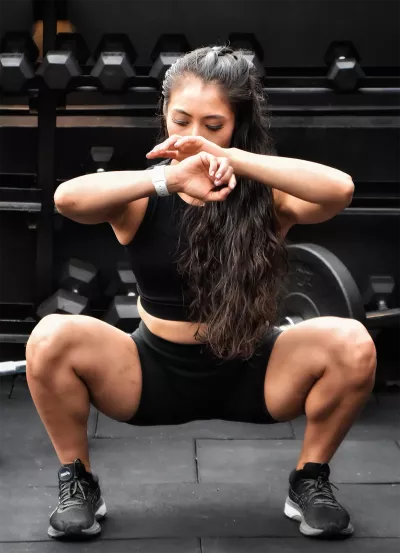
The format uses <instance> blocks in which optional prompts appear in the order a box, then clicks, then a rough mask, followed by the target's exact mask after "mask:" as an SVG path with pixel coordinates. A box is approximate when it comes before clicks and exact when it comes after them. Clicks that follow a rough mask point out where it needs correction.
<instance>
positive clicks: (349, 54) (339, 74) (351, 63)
mask: <svg viewBox="0 0 400 553" xmlns="http://www.w3.org/2000/svg"><path fill="white" fill-rule="evenodd" d="M324 61H325V63H326V65H327V66H328V67H329V70H328V74H327V78H328V80H329V81H330V82H331V83H332V84H333V85H334V87H335V88H336V89H337V90H341V91H343V92H348V91H352V90H355V89H356V88H357V87H358V86H359V84H360V80H361V79H364V78H365V73H364V71H363V70H362V69H361V66H360V63H359V61H360V56H359V55H358V52H357V50H356V48H355V47H354V45H353V43H352V42H350V41H343V42H340V41H334V42H332V43H331V44H330V46H329V48H328V50H327V51H326V54H325V56H324Z"/></svg>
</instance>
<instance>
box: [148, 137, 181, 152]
mask: <svg viewBox="0 0 400 553" xmlns="http://www.w3.org/2000/svg"><path fill="white" fill-rule="evenodd" d="M180 138H182V137H181V136H180V135H179V134H173V135H172V136H170V137H169V138H167V139H166V140H164V141H163V142H161V144H157V145H156V146H154V148H153V149H152V150H151V152H159V151H160V150H168V149H170V148H171V145H173V144H174V143H175V142H176V141H177V140H179V139H180ZM149 153H150V152H149Z"/></svg>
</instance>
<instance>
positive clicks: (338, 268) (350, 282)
mask: <svg viewBox="0 0 400 553" xmlns="http://www.w3.org/2000/svg"><path fill="white" fill-rule="evenodd" d="M288 262H289V270H288V274H287V275H286V277H285V279H284V282H283V290H284V292H283V299H282V309H281V315H280V320H279V323H278V326H279V327H280V328H281V329H282V330H286V329H288V328H290V327H291V326H294V325H296V324H298V323H300V322H302V321H306V320H308V319H314V318H316V317H324V316H334V317H343V318H346V319H349V318H350V319H357V320H358V321H360V322H361V323H363V324H364V325H365V326H366V327H367V328H368V330H374V329H377V328H382V327H385V326H396V325H399V323H400V307H396V308H393V309H389V308H388V307H387V305H386V302H385V301H384V299H382V298H379V297H377V298H376V304H377V305H379V306H380V307H379V309H377V310H375V311H369V312H366V311H365V309H364V302H363V299H362V297H361V294H360V291H359V289H358V286H357V284H356V282H355V280H354V278H353V277H352V275H351V273H350V271H349V270H348V269H347V267H346V266H345V265H344V263H342V261H340V259H338V258H337V257H336V255H334V254H333V253H332V252H331V251H329V250H328V249H326V248H324V247H322V246H319V245H317V244H291V245H289V246H288ZM25 369H26V364H25V361H24V360H23V361H5V362H3V363H0V376H2V375H10V374H20V373H24V372H25Z"/></svg>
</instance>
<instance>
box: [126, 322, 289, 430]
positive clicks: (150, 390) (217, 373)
mask: <svg viewBox="0 0 400 553" xmlns="http://www.w3.org/2000/svg"><path fill="white" fill-rule="evenodd" d="M280 334H281V330H279V329H278V328H274V329H273V330H271V332H270V333H268V334H267V335H266V336H265V338H264V339H263V340H262V343H260V345H259V346H258V348H257V350H256V351H255V353H254V355H253V356H252V357H251V358H250V359H249V360H248V361H246V360H244V359H237V360H236V359H234V360H228V361H227V360H222V359H219V358H217V357H215V356H214V355H213V354H212V353H211V352H210V350H209V349H208V348H206V347H204V345H203V344H175V343H173V342H170V341H168V340H164V339H163V338H160V337H159V336H156V335H155V334H153V333H152V332H150V330H149V329H148V327H147V326H146V325H145V324H144V322H143V321H141V322H140V324H139V327H138V329H137V330H136V331H135V332H134V333H133V334H132V339H133V340H134V342H135V344H136V346H137V348H138V351H139V358H140V363H141V366H142V375H143V376H142V396H141V400H140V404H139V408H138V410H137V412H136V414H135V415H134V416H133V417H132V418H131V419H130V420H129V421H126V422H127V424H133V425H137V426H151V425H168V424H184V423H187V422H190V421H193V420H210V419H220V420H228V421H242V422H252V423H260V424H271V423H275V422H277V421H276V420H275V419H273V418H272V416H271V415H270V414H269V413H268V411H267V409H266V406H265V400H264V380H265V373H266V368H267V364H268V359H269V357H270V354H271V351H272V348H273V346H274V343H275V341H276V339H277V338H278V336H279V335H280Z"/></svg>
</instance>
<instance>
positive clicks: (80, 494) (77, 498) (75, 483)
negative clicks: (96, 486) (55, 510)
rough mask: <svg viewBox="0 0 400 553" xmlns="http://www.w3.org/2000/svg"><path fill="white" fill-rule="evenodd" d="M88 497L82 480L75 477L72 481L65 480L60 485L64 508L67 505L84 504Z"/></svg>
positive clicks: (61, 500) (61, 501)
mask: <svg viewBox="0 0 400 553" xmlns="http://www.w3.org/2000/svg"><path fill="white" fill-rule="evenodd" d="M86 499H87V494H86V493H85V490H84V489H83V486H82V484H81V482H80V481H79V480H78V479H77V478H74V479H73V480H72V482H63V483H62V484H61V487H60V503H61V505H62V509H66V508H67V507H76V506H77V505H83V504H84V502H85V501H86Z"/></svg>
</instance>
